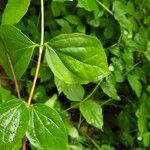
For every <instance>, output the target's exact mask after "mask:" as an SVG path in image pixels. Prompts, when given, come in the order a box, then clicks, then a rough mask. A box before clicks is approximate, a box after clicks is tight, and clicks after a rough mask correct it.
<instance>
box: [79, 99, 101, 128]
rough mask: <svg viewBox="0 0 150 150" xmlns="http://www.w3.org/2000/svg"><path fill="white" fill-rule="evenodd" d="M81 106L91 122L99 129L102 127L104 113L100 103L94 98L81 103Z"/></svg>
mask: <svg viewBox="0 0 150 150" xmlns="http://www.w3.org/2000/svg"><path fill="white" fill-rule="evenodd" d="M79 108H80V112H81V114H82V115H83V117H84V118H85V119H86V121H87V122H88V123H89V124H91V125H93V126H94V127H97V128H99V129H102V127H103V114H102V108H101V106H100V105H99V104H97V103H96V102H94V101H93V100H86V101H84V102H81V103H80V106H79Z"/></svg>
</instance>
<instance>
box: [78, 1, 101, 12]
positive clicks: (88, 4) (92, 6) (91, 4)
mask: <svg viewBox="0 0 150 150" xmlns="http://www.w3.org/2000/svg"><path fill="white" fill-rule="evenodd" d="M77 7H81V8H84V9H85V10H87V11H96V12H97V11H99V7H98V4H97V2H96V0H78V4H77Z"/></svg>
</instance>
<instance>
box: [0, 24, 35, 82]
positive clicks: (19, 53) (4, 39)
mask: <svg viewBox="0 0 150 150" xmlns="http://www.w3.org/2000/svg"><path fill="white" fill-rule="evenodd" d="M35 46H37V45H36V44H35V43H33V42H32V41H31V40H30V39H29V38H28V37H27V36H25V35H24V34H23V33H22V32H21V31H20V30H19V29H17V28H16V27H14V26H11V25H2V26H1V27H0V60H1V63H2V66H3V67H4V69H5V71H6V73H7V75H8V76H9V78H10V79H12V80H13V75H12V71H11V69H10V63H9V61H8V57H7V55H6V51H8V53H9V56H10V58H11V61H12V65H13V68H14V71H15V73H16V77H17V79H20V78H21V76H22V75H23V74H24V72H25V71H26V69H27V67H28V65H29V62H30V60H31V57H32V54H33V50H34V48H35Z"/></svg>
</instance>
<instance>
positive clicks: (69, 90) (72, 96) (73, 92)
mask: <svg viewBox="0 0 150 150" xmlns="http://www.w3.org/2000/svg"><path fill="white" fill-rule="evenodd" d="M55 84H56V87H57V89H58V92H59V94H60V93H61V92H63V93H64V94H65V95H66V97H67V98H68V99H69V100H71V101H80V100H82V99H83V97H84V88H83V87H82V86H81V85H79V84H66V83H65V82H63V81H61V80H59V79H57V78H55Z"/></svg>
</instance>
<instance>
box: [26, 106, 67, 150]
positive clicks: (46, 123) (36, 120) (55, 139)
mask: <svg viewBox="0 0 150 150" xmlns="http://www.w3.org/2000/svg"><path fill="white" fill-rule="evenodd" d="M26 136H27V138H28V139H29V141H30V143H31V145H33V147H35V148H37V149H43V150H54V149H55V150H60V149H61V150H68V145H67V134H66V130H65V127H64V123H63V121H62V119H61V118H60V116H59V114H58V113H57V112H56V111H55V110H53V109H52V108H50V107H48V106H45V105H43V104H35V105H33V106H32V107H31V110H30V121H29V125H28V130H27V133H26Z"/></svg>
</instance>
